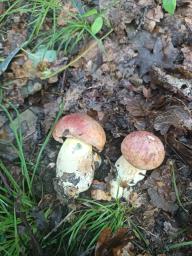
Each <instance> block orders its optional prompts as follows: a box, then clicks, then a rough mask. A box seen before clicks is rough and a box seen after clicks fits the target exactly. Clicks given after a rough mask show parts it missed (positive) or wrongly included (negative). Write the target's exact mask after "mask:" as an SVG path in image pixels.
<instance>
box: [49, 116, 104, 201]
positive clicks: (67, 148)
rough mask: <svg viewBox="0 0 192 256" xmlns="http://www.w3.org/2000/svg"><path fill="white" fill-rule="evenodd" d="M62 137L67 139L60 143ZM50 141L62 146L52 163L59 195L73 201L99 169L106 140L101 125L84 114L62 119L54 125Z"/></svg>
mask: <svg viewBox="0 0 192 256" xmlns="http://www.w3.org/2000/svg"><path fill="white" fill-rule="evenodd" d="M62 137H66V138H67V139H66V140H65V141H64V143H63V139H62ZM53 138H54V139H55V140H56V141H58V142H60V143H63V145H62V147H61V149H60V151H59V153H58V157H57V162H56V180H57V187H59V193H60V194H63V195H65V196H68V197H77V196H78V195H79V193H81V192H83V191H86V190H87V189H88V188H89V187H90V185H91V183H92V180H93V177H94V171H95V169H96V168H98V166H99V165H100V161H101V160H100V157H99V155H98V154H97V153H96V152H95V151H94V150H97V151H99V152H101V151H102V150H103V147H104V145H105V142H106V136H105V132H104V130H103V128H102V127H101V125H100V124H99V123H98V122H97V121H95V120H94V119H93V118H91V117H90V116H88V115H87V114H85V113H74V114H70V115H66V116H64V117H62V118H61V119H60V120H59V121H58V122H57V124H56V125H55V128H54V131H53Z"/></svg>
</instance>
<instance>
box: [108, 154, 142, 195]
mask: <svg viewBox="0 0 192 256" xmlns="http://www.w3.org/2000/svg"><path fill="white" fill-rule="evenodd" d="M115 167H116V169H117V177H116V178H115V179H114V180H112V181H111V195H112V197H113V198H116V197H118V198H120V197H124V198H126V199H127V197H128V196H129V193H130V190H131V189H130V187H132V186H135V185H136V184H137V183H138V182H139V181H141V180H142V179H144V177H145V174H146V170H141V169H138V168H135V167H134V166H133V165H131V164H130V163H129V162H128V161H127V160H126V159H125V158H124V156H121V157H120V158H119V159H118V160H117V161H116V163H115Z"/></svg>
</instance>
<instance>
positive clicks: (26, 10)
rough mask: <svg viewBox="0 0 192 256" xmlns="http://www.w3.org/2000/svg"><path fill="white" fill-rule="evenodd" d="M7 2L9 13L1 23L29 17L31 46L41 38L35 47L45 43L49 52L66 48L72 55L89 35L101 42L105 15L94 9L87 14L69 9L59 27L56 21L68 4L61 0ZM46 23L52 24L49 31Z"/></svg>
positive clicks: (6, 11) (4, 15)
mask: <svg viewBox="0 0 192 256" xmlns="http://www.w3.org/2000/svg"><path fill="white" fill-rule="evenodd" d="M4 2H5V4H6V10H5V12H3V14H1V15H0V23H1V22H3V21H4V20H5V19H6V18H9V17H11V15H15V14H19V15H21V14H25V15H27V19H28V20H29V22H28V24H27V29H28V32H29V33H28V35H29V38H27V41H28V44H29V43H30V42H31V41H33V40H34V39H36V40H37V39H38V43H36V44H35V48H38V47H39V46H40V45H42V44H44V45H46V47H47V49H49V48H56V49H58V50H61V49H64V52H65V53H68V52H71V51H72V50H73V49H74V47H75V46H76V45H77V44H78V43H79V42H80V41H81V40H83V39H84V38H85V37H86V36H87V35H89V36H91V37H92V38H94V39H96V40H98V37H97V34H98V33H99V32H100V31H101V29H102V27H103V25H104V21H106V18H105V13H104V12H99V11H98V10H96V9H94V8H93V9H90V10H88V11H85V10H84V7H81V9H82V10H81V11H79V10H78V8H76V11H75V12H71V11H70V9H69V10H67V11H66V13H65V15H64V16H63V17H62V18H63V22H64V25H63V26H60V25H58V22H57V20H58V17H59V15H60V14H61V11H62V9H63V8H65V5H64V4H62V3H61V1H59V0H32V1H24V0H16V1H13V2H12V1H8V0H5V1H4ZM72 2H73V1H72ZM73 9H75V7H73ZM46 23H48V24H49V25H48V27H49V29H48V30H47V32H44V30H45V29H44V27H45V25H46ZM105 23H107V21H106V22H105Z"/></svg>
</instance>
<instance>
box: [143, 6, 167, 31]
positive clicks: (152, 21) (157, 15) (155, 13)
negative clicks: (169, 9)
mask: <svg viewBox="0 0 192 256" xmlns="http://www.w3.org/2000/svg"><path fill="white" fill-rule="evenodd" d="M162 18H163V12H162V8H161V6H160V5H158V6H157V7H156V8H152V9H150V10H149V11H148V12H147V14H146V21H145V25H144V27H145V29H147V30H148V31H150V32H152V31H153V29H154V28H155V26H156V23H157V22H159V21H160V20H161V19H162Z"/></svg>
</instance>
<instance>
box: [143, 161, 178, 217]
mask: <svg viewBox="0 0 192 256" xmlns="http://www.w3.org/2000/svg"><path fill="white" fill-rule="evenodd" d="M144 187H145V188H147V192H148V194H149V197H150V199H151V203H152V205H154V206H155V207H157V208H160V209H163V210H164V211H168V212H173V211H174V210H175V209H176V205H175V200H176V195H175V192H174V190H173V188H172V177H171V169H170V166H169V164H166V165H164V166H162V167H161V168H160V169H158V170H155V171H153V172H152V173H151V175H150V176H149V178H148V179H147V180H146V182H145V184H144Z"/></svg>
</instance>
